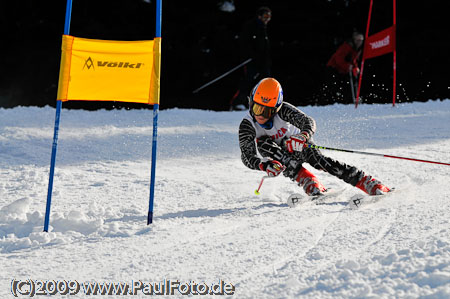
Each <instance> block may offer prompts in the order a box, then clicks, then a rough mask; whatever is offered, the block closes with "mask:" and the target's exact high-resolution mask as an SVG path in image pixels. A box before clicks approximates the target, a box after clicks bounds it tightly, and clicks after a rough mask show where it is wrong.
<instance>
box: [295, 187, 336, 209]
mask: <svg viewBox="0 0 450 299" xmlns="http://www.w3.org/2000/svg"><path fill="white" fill-rule="evenodd" d="M343 190H344V189H337V190H334V189H330V190H328V191H327V192H325V193H323V194H321V195H315V196H308V195H306V194H300V193H293V194H291V195H290V196H289V198H288V200H287V204H288V206H289V207H290V208H295V207H297V206H299V205H303V204H306V203H311V204H316V205H320V204H324V203H325V202H326V201H327V199H329V198H336V197H338V196H339V195H340V194H341V193H342V192H343Z"/></svg>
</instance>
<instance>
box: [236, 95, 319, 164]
mask: <svg viewBox="0 0 450 299" xmlns="http://www.w3.org/2000/svg"><path fill="white" fill-rule="evenodd" d="M272 121H273V126H272V127H271V128H270V129H266V128H263V127H262V126H261V125H260V124H258V123H257V122H256V120H255V119H254V118H253V116H251V115H250V113H247V115H246V116H245V117H244V119H243V120H242V121H241V124H240V125H239V147H240V148H241V159H242V162H243V163H244V164H245V166H247V167H248V168H250V169H259V163H261V159H262V157H261V156H260V155H259V154H258V151H257V149H256V140H257V139H258V138H260V137H262V136H270V137H271V138H272V140H274V141H275V142H276V143H277V144H278V145H280V146H282V147H283V143H284V141H285V140H287V139H288V138H289V137H290V136H292V135H296V134H300V133H301V132H307V133H308V134H309V136H310V137H312V136H313V134H314V133H315V131H316V122H315V120H314V119H313V118H311V117H310V116H308V115H306V114H305V113H304V112H303V111H301V110H300V109H298V108H296V107H294V106H293V105H292V104H289V103H287V102H284V103H283V106H281V109H280V111H279V112H278V113H277V114H276V115H275V116H274V117H273V118H272Z"/></svg>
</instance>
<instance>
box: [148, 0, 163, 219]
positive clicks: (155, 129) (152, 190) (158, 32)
mask: <svg viewBox="0 0 450 299" xmlns="http://www.w3.org/2000/svg"><path fill="white" fill-rule="evenodd" d="M161 13H162V5H161V0H157V1H156V34H155V37H161ZM158 114H159V104H154V105H153V141H152V167H151V175H150V202H149V206H148V215H147V225H149V224H151V223H152V222H153V201H154V197H155V173H156V145H157V140H158Z"/></svg>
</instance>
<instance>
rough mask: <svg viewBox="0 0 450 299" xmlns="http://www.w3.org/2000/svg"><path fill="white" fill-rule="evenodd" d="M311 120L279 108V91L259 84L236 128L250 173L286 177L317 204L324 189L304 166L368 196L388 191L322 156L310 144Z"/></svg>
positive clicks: (267, 82) (283, 105)
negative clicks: (325, 173)
mask: <svg viewBox="0 0 450 299" xmlns="http://www.w3.org/2000/svg"><path fill="white" fill-rule="evenodd" d="M315 131H316V122H315V120H314V119H313V118H312V117H310V116H308V115H306V114H305V113H304V112H302V111H301V110H300V109H298V108H296V107H294V106H293V105H291V104H289V103H287V102H283V90H282V88H281V85H280V83H279V82H278V81H277V80H275V79H273V78H265V79H263V80H261V81H260V82H259V83H258V84H257V85H256V86H255V87H254V89H253V91H252V93H251V95H250V98H249V113H248V114H247V115H246V116H245V117H244V119H243V120H242V121H241V123H240V125H239V147H240V149H241V159H242V162H243V163H244V165H245V166H247V167H248V168H250V169H255V170H261V171H264V172H266V173H267V175H268V176H278V175H279V174H280V173H283V174H284V176H286V177H288V178H290V179H291V180H293V181H295V182H297V183H298V184H299V186H301V187H303V189H304V191H305V193H306V194H307V195H310V196H313V199H317V198H319V197H320V196H321V195H324V194H325V192H327V189H326V188H325V187H324V186H323V185H322V184H321V183H320V182H319V180H318V178H317V177H316V176H315V175H314V174H313V173H311V172H310V171H308V170H307V169H306V168H304V167H303V164H304V163H308V164H309V165H311V166H312V167H314V168H315V169H318V170H322V171H324V172H327V173H329V174H331V175H334V176H336V177H338V178H339V179H341V180H343V181H344V182H346V183H348V184H350V185H353V186H355V187H357V188H359V189H361V190H362V191H364V192H365V193H367V194H369V195H379V194H383V193H386V192H389V191H390V189H389V188H388V187H386V186H385V185H383V184H382V183H381V182H379V181H378V180H376V179H374V178H373V177H372V176H370V175H367V174H366V173H364V172H363V171H362V170H359V169H357V168H356V167H354V166H351V165H347V164H345V163H342V162H339V161H337V160H334V159H332V158H330V157H326V156H324V155H323V154H322V153H321V152H320V151H319V150H318V149H316V148H312V147H308V146H307V144H314V141H313V135H314V133H315Z"/></svg>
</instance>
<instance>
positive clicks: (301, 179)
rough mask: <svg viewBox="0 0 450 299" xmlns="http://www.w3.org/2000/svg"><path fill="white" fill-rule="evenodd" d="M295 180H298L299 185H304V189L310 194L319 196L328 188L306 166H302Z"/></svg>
mask: <svg viewBox="0 0 450 299" xmlns="http://www.w3.org/2000/svg"><path fill="white" fill-rule="evenodd" d="M295 181H297V182H298V185H299V186H303V190H304V191H305V193H306V194H307V195H309V196H314V197H316V198H317V197H319V196H321V195H324V192H326V191H327V189H326V188H325V187H324V186H323V185H322V184H321V183H320V182H319V180H318V179H317V177H316V176H315V175H314V174H312V173H311V172H310V171H308V170H307V169H306V168H304V167H302V168H301V169H300V171H299V172H298V174H297V176H296V177H295Z"/></svg>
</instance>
